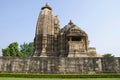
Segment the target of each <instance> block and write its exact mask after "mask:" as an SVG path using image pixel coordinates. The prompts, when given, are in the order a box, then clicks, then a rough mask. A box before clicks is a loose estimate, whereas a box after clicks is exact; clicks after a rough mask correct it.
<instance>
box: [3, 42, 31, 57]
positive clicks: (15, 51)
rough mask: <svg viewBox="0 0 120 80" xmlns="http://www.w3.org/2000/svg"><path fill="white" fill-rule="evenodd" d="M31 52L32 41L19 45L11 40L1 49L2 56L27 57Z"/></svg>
mask: <svg viewBox="0 0 120 80" xmlns="http://www.w3.org/2000/svg"><path fill="white" fill-rule="evenodd" d="M32 52H33V42H30V43H24V44H21V45H20V50H19V45H18V43H17V42H13V43H11V44H9V46H8V47H7V48H5V49H2V55H3V56H22V57H29V56H31V54H32Z"/></svg>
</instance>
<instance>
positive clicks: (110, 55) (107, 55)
mask: <svg viewBox="0 0 120 80" xmlns="http://www.w3.org/2000/svg"><path fill="white" fill-rule="evenodd" d="M102 56H103V57H105V58H109V57H114V55H112V54H111V53H106V54H104V55H102Z"/></svg>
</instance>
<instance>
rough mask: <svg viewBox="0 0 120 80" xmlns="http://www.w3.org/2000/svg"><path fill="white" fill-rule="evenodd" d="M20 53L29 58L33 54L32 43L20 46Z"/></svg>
mask: <svg viewBox="0 0 120 80" xmlns="http://www.w3.org/2000/svg"><path fill="white" fill-rule="evenodd" d="M20 51H21V52H22V53H24V56H26V57H28V56H31V55H32V53H33V42H30V43H24V44H22V45H20Z"/></svg>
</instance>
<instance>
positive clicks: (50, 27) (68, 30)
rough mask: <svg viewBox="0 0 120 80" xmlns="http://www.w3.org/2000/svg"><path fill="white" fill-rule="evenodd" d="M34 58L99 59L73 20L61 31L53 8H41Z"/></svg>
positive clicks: (86, 36)
mask: <svg viewBox="0 0 120 80" xmlns="http://www.w3.org/2000/svg"><path fill="white" fill-rule="evenodd" d="M33 56H34V57H35V56H40V57H50V56H52V57H97V56H98V55H97V54H96V49H95V48H94V47H89V40H88V35H87V33H86V32H85V31H83V30H82V29H81V28H80V27H78V26H77V25H75V24H74V23H73V22H72V21H71V20H70V21H69V23H68V24H67V25H65V26H64V27H63V28H62V29H60V21H59V19H58V17H57V16H54V14H53V11H52V8H51V7H50V6H49V5H48V4H46V5H45V6H44V7H42V8H41V12H40V14H39V16H38V21H37V25H36V33H35V38H34V53H33Z"/></svg>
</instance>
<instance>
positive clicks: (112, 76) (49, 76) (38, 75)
mask: <svg viewBox="0 0 120 80" xmlns="http://www.w3.org/2000/svg"><path fill="white" fill-rule="evenodd" d="M0 77H17V78H120V74H32V73H0Z"/></svg>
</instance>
